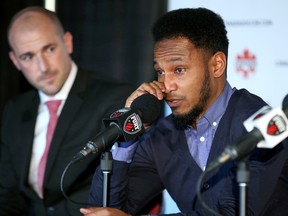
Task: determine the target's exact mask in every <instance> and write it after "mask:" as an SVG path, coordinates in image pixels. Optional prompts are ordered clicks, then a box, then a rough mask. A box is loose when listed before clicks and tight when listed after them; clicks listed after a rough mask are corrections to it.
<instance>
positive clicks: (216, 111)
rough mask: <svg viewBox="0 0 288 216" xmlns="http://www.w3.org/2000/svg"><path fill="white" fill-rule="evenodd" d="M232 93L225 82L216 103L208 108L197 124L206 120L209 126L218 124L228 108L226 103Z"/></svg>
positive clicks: (232, 90)
mask: <svg viewBox="0 0 288 216" xmlns="http://www.w3.org/2000/svg"><path fill="white" fill-rule="evenodd" d="M233 92H234V89H232V88H231V86H230V84H229V83H228V81H226V84H225V86H224V89H223V91H222V93H221V94H220V95H219V97H218V98H217V99H216V101H215V102H214V103H213V104H212V105H211V106H210V107H209V109H208V110H207V112H206V113H205V114H204V115H203V116H202V117H201V118H200V119H199V120H198V121H197V124H198V122H199V123H200V122H202V121H203V120H204V119H206V121H208V122H209V124H210V125H212V124H215V123H216V124H218V123H219V121H220V119H221V117H222V115H223V114H224V112H225V110H226V108H227V106H228V102H229V100H230V97H231V95H232V94H233Z"/></svg>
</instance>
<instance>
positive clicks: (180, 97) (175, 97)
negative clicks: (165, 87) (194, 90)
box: [163, 93, 185, 101]
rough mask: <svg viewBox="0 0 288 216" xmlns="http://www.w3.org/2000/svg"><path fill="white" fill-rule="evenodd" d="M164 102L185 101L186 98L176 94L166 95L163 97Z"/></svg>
mask: <svg viewBox="0 0 288 216" xmlns="http://www.w3.org/2000/svg"><path fill="white" fill-rule="evenodd" d="M163 96H164V97H163V98H164V100H166V101H172V100H183V99H185V96H183V95H179V94H176V93H164V95H163Z"/></svg>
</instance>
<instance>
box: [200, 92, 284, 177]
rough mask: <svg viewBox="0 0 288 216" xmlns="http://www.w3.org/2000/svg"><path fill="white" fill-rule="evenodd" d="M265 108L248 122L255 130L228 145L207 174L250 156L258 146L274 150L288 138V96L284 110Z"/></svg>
mask: <svg viewBox="0 0 288 216" xmlns="http://www.w3.org/2000/svg"><path fill="white" fill-rule="evenodd" d="M263 108H264V109H263ZM263 108H262V109H260V112H259V111H258V112H256V113H255V114H254V115H252V116H251V117H250V118H249V119H247V120H246V121H248V120H249V121H248V122H249V124H250V125H249V127H251V124H253V129H251V131H250V132H249V133H247V134H245V135H244V136H242V137H240V138H239V139H238V140H236V142H234V143H232V144H231V145H228V146H227V147H226V148H225V149H224V152H223V153H222V154H221V155H220V156H219V157H218V158H217V159H216V160H214V161H212V163H210V164H209V165H208V166H207V167H206V169H205V172H206V171H207V172H210V171H211V170H213V169H215V168H218V167H219V166H221V165H223V164H224V163H226V162H228V161H230V160H235V159H242V158H244V157H245V156H248V155H249V154H250V153H251V152H252V151H253V149H254V148H255V147H256V146H258V147H259V148H273V147H274V146H276V145H277V144H279V143H280V142H281V141H283V140H284V139H285V138H286V137H287V136H288V120H287V116H288V95H286V97H285V98H284V100H283V103H282V109H280V108H276V109H271V108H269V109H267V107H263ZM251 118H252V121H251ZM244 125H245V122H244ZM246 128H247V127H246Z"/></svg>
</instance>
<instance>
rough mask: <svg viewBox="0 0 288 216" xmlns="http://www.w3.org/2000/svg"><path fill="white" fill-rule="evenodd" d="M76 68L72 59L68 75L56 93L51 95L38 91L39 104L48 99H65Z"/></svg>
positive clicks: (75, 73)
mask: <svg viewBox="0 0 288 216" xmlns="http://www.w3.org/2000/svg"><path fill="white" fill-rule="evenodd" d="M77 70H78V67H77V65H76V64H75V62H74V61H72V66H71V71H70V73H69V76H68V78H67V80H66V81H65V83H64V85H63V87H62V88H61V89H60V91H59V92H58V93H57V94H56V95H54V96H52V97H51V96H48V95H46V94H45V93H44V92H42V91H38V92H39V97H40V101H41V104H44V103H45V102H47V101H49V100H66V98H67V97H68V94H69V92H70V89H71V88H72V85H73V83H74V80H75V78H76V75H77Z"/></svg>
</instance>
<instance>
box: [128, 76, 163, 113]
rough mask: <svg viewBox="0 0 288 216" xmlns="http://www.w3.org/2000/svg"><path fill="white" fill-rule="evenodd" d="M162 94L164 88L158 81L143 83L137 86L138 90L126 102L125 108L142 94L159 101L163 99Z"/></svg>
mask: <svg viewBox="0 0 288 216" xmlns="http://www.w3.org/2000/svg"><path fill="white" fill-rule="evenodd" d="M163 92H165V87H164V84H163V83H160V82H158V81H153V82H149V83H148V82H145V83H143V84H142V85H140V86H139V88H138V89H136V90H135V91H134V92H133V93H132V94H131V95H130V96H129V97H128V98H127V100H126V104H125V107H130V106H131V104H132V102H133V101H134V100H135V98H137V97H139V96H141V95H143V94H147V93H149V94H152V95H154V96H155V97H157V98H158V99H159V100H162V99H163Z"/></svg>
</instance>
